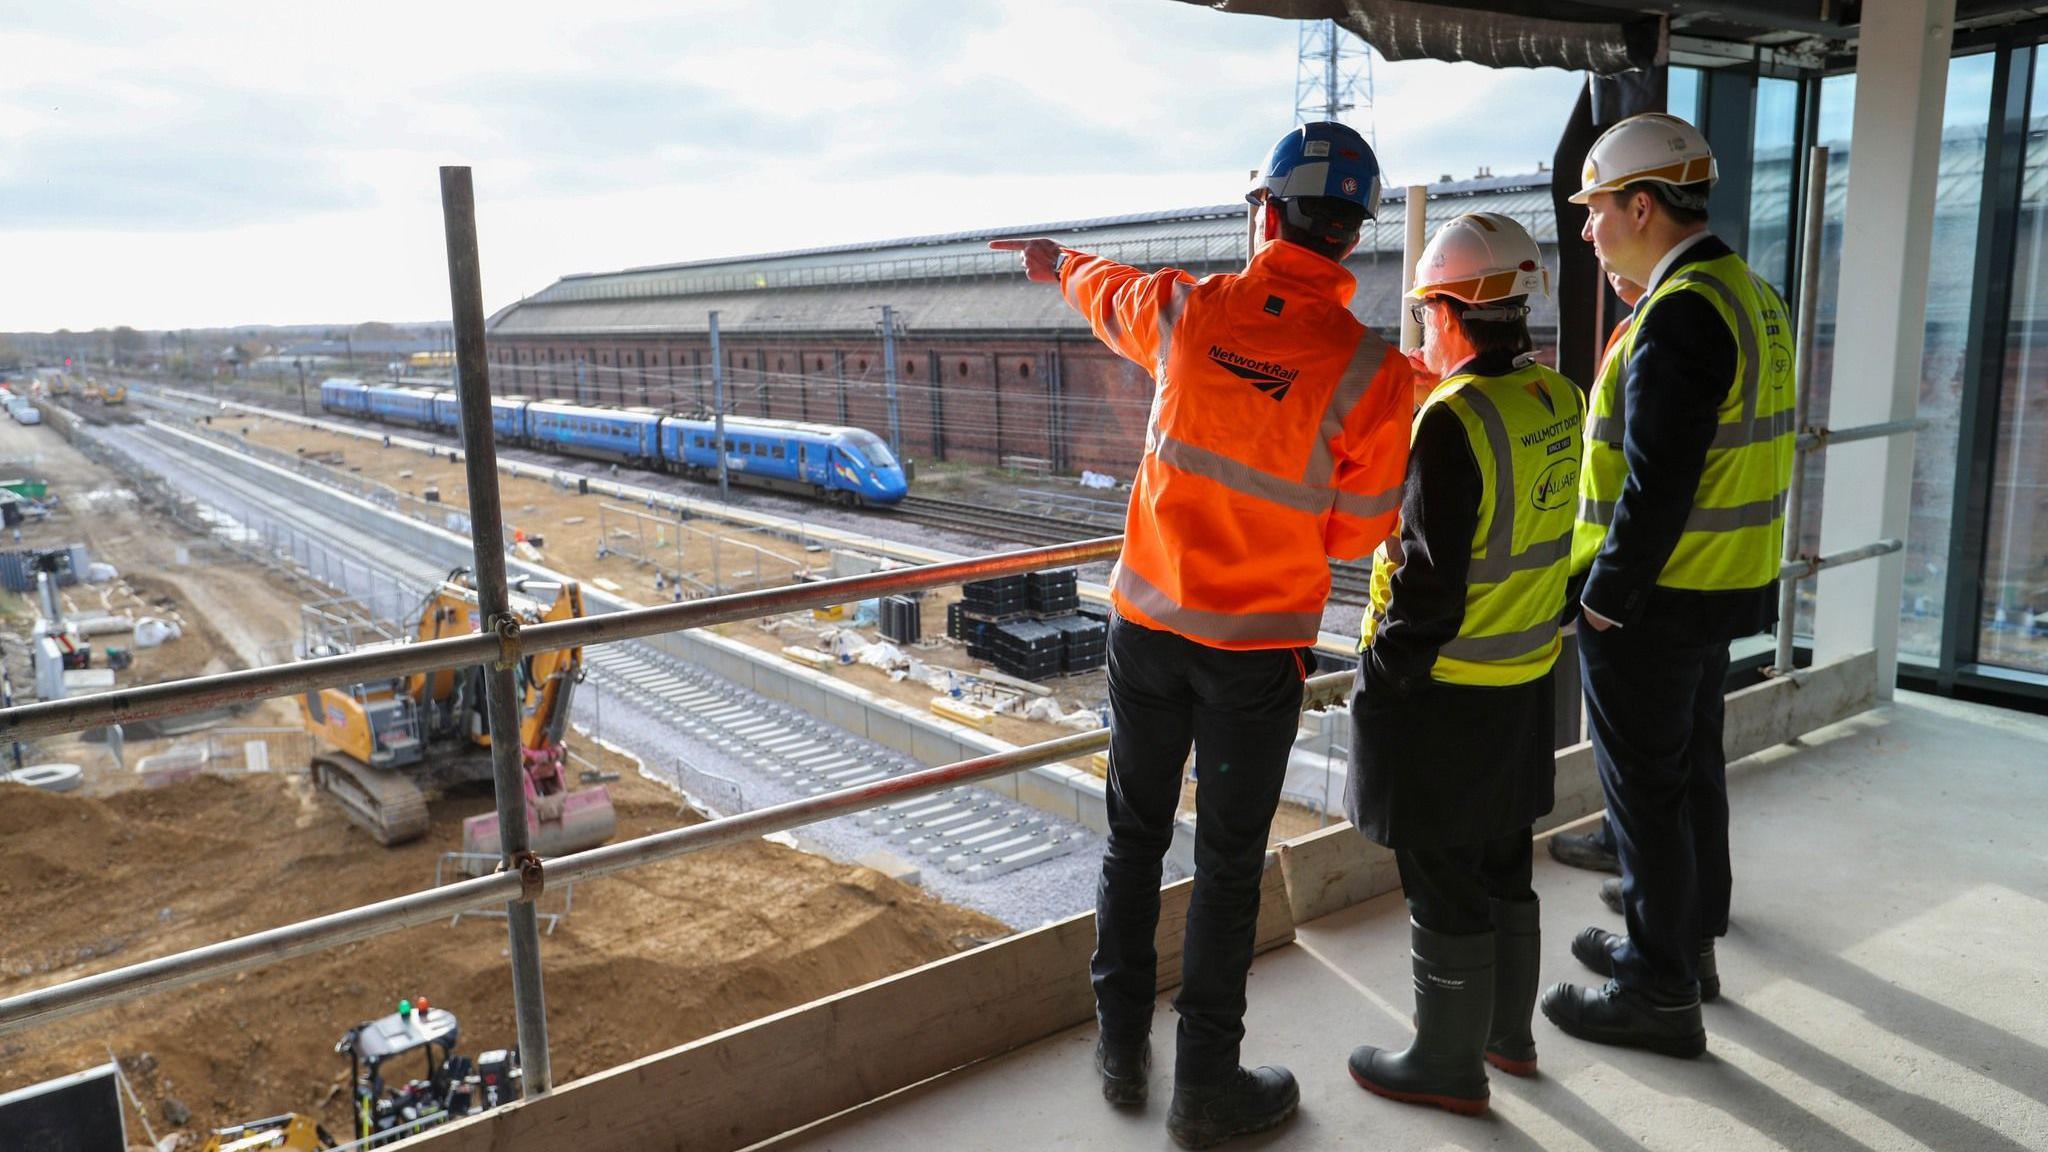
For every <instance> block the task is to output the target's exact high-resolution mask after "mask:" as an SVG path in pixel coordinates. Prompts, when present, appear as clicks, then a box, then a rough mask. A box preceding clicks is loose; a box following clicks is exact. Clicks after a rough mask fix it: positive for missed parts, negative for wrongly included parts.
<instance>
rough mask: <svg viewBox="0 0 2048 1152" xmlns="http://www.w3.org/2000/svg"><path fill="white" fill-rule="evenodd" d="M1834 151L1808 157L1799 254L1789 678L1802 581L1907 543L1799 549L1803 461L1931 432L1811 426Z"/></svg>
mask: <svg viewBox="0 0 2048 1152" xmlns="http://www.w3.org/2000/svg"><path fill="white" fill-rule="evenodd" d="M1827 186H1828V150H1827V149H1826V148H1824V147H1818V146H1816V147H1815V148H1813V149H1812V150H1811V151H1810V152H1809V153H1808V157H1807V165H1806V205H1805V213H1806V217H1805V223H1804V228H1805V233H1804V235H1805V240H1804V243H1803V245H1802V247H1801V249H1800V254H1799V327H1798V330H1797V333H1796V335H1795V337H1794V339H1795V341H1796V343H1797V347H1798V350H1799V377H1798V379H1799V387H1798V389H1797V390H1796V391H1795V392H1794V394H1793V401H1792V426H1793V427H1794V428H1797V429H1798V430H1799V432H1798V438H1797V439H1796V440H1795V442H1794V448H1793V456H1792V477H1791V484H1790V486H1789V487H1787V488H1786V490H1785V562H1784V563H1783V564H1782V565H1780V566H1779V568H1778V637H1777V650H1776V652H1775V653H1773V655H1772V662H1771V669H1770V670H1771V672H1772V673H1773V674H1774V675H1786V674H1789V673H1790V672H1791V671H1792V670H1793V661H1794V660H1795V658H1796V657H1795V656H1794V653H1793V632H1794V631H1795V627H1794V626H1795V624H1796V623H1797V618H1798V614H1799V582H1800V581H1801V580H1804V579H1806V578H1807V577H1809V576H1812V575H1814V574H1815V573H1817V572H1819V571H1820V570H1821V569H1823V568H1834V567H1839V566H1840V565H1843V564H1853V563H1855V562H1856V561H1858V560H1870V559H1874V558H1876V557H1878V556H1884V555H1888V554H1890V553H1893V552H1898V551H1902V550H1903V549H1904V548H1905V546H1906V542H1905V541H1903V540H1898V539H1887V540H1879V541H1877V542H1875V543H1871V544H1865V545H1862V546H1861V547H1857V548H1850V549H1846V550H1844V551H1841V552H1837V553H1835V554H1834V555H1832V556H1819V555H1808V554H1807V553H1804V552H1801V551H1800V550H1799V537H1800V531H1801V529H1803V528H1804V527H1805V520H1806V509H1805V507H1804V505H1805V500H1806V467H1805V463H1804V461H1803V460H1802V459H1801V457H1803V456H1804V455H1806V454H1808V453H1812V452H1823V451H1826V450H1827V448H1828V447H1829V446H1830V445H1834V444H1848V443H1851V442H1854V441H1857V440H1875V439H1878V438H1880V437H1885V436H1904V435H1908V434H1910V433H1913V432H1916V431H1918V430H1920V429H1921V428H1924V427H1926V425H1927V421H1925V420H1917V419H1916V420H1890V421H1886V422H1884V423H1881V424H1865V425H1862V426H1861V427H1856V428H1839V429H1837V428H1815V427H1810V426H1809V425H1808V424H1807V419H1808V413H1809V412H1810V410H1811V408H1812V403H1813V395H1812V393H1813V388H1812V383H1813V371H1814V359H1815V356H1816V354H1817V353H1818V351H1819V348H1818V346H1817V345H1818V338H1817V328H1816V318H1817V317H1818V316H1819V312H1820V238H1821V223H1822V221H1821V213H1822V209H1823V207H1824V203H1825V201H1826V198H1827Z"/></svg>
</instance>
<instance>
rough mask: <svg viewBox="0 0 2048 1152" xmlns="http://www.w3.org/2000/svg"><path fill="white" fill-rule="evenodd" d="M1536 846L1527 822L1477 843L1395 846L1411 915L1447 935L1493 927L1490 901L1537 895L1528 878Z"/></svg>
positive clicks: (1533, 897)
mask: <svg viewBox="0 0 2048 1152" xmlns="http://www.w3.org/2000/svg"><path fill="white" fill-rule="evenodd" d="M1532 852H1533V848H1532V840H1531V837H1530V830H1529V829H1527V828H1523V829H1521V830H1520V831H1517V832H1510V833H1508V834H1507V835H1506V836H1499V837H1496V838H1494V839H1492V840H1486V841H1482V842H1480V843H1477V844H1459V845H1456V846H1454V847H1450V848H1396V849H1395V850H1394V863H1395V864H1396V865H1397V866H1398V867H1399V868H1400V869H1401V891H1402V893H1403V894H1404V895H1405V896H1407V898H1408V915H1409V916H1411V917H1413V918H1414V920H1415V922H1416V923H1417V924H1420V925H1422V926H1423V927H1424V928H1427V929H1429V930H1430V931H1431V932H1436V933H1440V934H1442V935H1445V936H1472V935H1477V934H1478V933H1481V932H1491V931H1493V909H1492V906H1491V904H1490V903H1489V901H1493V900H1502V901H1506V902H1508V903H1511V904H1513V903H1522V902H1525V901H1529V900H1534V899H1535V898H1536V890H1535V889H1534V888H1532V887H1530V884H1529V880H1530V872H1531V864H1530V857H1531V854H1532Z"/></svg>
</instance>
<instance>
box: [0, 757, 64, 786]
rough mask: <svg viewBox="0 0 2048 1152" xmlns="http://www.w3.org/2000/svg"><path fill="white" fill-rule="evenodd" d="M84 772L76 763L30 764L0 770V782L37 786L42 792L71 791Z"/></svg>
mask: <svg viewBox="0 0 2048 1152" xmlns="http://www.w3.org/2000/svg"><path fill="white" fill-rule="evenodd" d="M83 779H84V774H83V773H82V772H81V771H80V769H79V767H78V765H76V764H31V765H29V766H28V767H26V768H16V769H14V770H13V771H11V772H0V782H5V783H9V784H20V785H23V786H25V787H29V788H39V789H41V790H42V791H44V792H71V791H75V790H76V789H77V788H78V785H79V782H80V781H81V780H83Z"/></svg>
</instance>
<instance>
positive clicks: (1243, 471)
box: [1156, 436, 1335, 515]
mask: <svg viewBox="0 0 2048 1152" xmlns="http://www.w3.org/2000/svg"><path fill="white" fill-rule="evenodd" d="M1156 455H1157V456H1158V457H1159V461H1160V463H1162V464H1171V465H1173V466H1174V467H1175V468H1178V469H1180V470H1181V471H1183V472H1187V473H1191V474H1193V475H1196V476H1202V477H1206V478H1207V479H1210V480H1214V481H1215V482H1217V483H1218V484H1221V485H1223V486H1224V487H1225V488H1228V489H1230V490H1231V491H1232V492H1239V493H1242V494H1244V495H1246V496H1255V497H1257V498H1259V499H1261V500H1270V501H1272V502H1273V503H1275V504H1282V505H1285V506H1286V507H1289V508H1294V509H1298V510H1300V511H1303V512H1312V513H1315V514H1317V515H1320V514H1322V513H1323V512H1324V511H1326V510H1328V509H1329V507H1330V504H1331V502H1332V500H1333V498H1334V497H1335V493H1334V492H1332V491H1331V490H1330V489H1328V488H1312V487H1310V486H1309V485H1307V484H1303V483H1300V482H1299V481H1295V480H1288V479H1286V478H1284V477H1280V476H1275V475H1273V474H1272V473H1271V472H1261V471H1260V470H1258V469H1257V468H1254V467H1252V466H1251V465H1249V464H1246V463H1245V462H1244V461H1242V460H1232V459H1231V458H1230V457H1228V456H1225V455H1223V454H1222V453H1220V452H1211V451H1209V450H1208V449H1207V448H1199V447H1196V446H1195V445H1193V444H1190V443H1188V442H1187V441H1185V440H1175V439H1174V438H1173V437H1171V436H1162V437H1160V438H1159V449H1158V452H1157V453H1156Z"/></svg>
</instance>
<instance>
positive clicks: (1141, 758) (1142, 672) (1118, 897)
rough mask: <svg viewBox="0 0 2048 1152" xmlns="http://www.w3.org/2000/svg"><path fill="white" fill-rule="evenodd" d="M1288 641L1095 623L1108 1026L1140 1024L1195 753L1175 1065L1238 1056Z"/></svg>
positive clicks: (1303, 663) (1274, 782)
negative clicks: (1104, 640)
mask: <svg viewBox="0 0 2048 1152" xmlns="http://www.w3.org/2000/svg"><path fill="white" fill-rule="evenodd" d="M1310 655H1312V654H1310V653H1307V652H1305V650H1303V649H1296V648H1281V649H1268V650H1262V651H1253V652H1231V651H1224V650H1222V649H1217V648H1210V647H1207V646H1205V645H1201V644H1197V643H1194V642H1193V641H1191V640H1187V639H1184V638H1182V637H1180V636H1176V635H1174V634H1173V633H1170V632H1160V631H1156V630H1153V629H1149V628H1144V627H1141V626H1139V625H1137V624H1133V623H1131V622H1130V621H1128V620H1125V619H1122V618H1121V617H1115V618H1112V619H1111V620H1110V624H1109V706H1110V732H1109V787H1108V800H1109V847H1108V849H1107V851H1105V852H1104V853H1103V857H1102V880H1101V883H1100V884H1099V885H1098V886H1097V889H1096V903H1095V940H1096V944H1095V957H1094V960H1093V961H1092V962H1091V963H1090V965H1089V973H1090V975H1091V977H1092V978H1093V981H1094V985H1095V1008H1096V1016H1097V1019H1098V1021H1099V1022H1100V1024H1101V1026H1102V1033H1103V1035H1104V1036H1105V1037H1109V1038H1111V1039H1113V1040H1114V1039H1135V1038H1137V1037H1140V1036H1143V1035H1144V1034H1145V1033H1146V1032H1147V1031H1148V1030H1149V1029H1150V1028H1151V1025H1152V1001H1153V997H1154V996H1155V995H1156V989H1155V984H1154V976H1155V973H1156V970H1157V968H1158V966H1159V956H1158V952H1157V950H1156V948H1155V947H1154V944H1153V935H1154V933H1155V931H1156V930H1157V927H1158V923H1159V879H1160V862H1161V861H1162V860H1163V859H1164V858H1165V856H1166V850H1167V847H1168V846H1169V845H1171V844H1172V842H1173V814H1174V810H1175V809H1176V808H1177V807H1178V806H1179V803H1180V793H1181V777H1182V768H1183V766H1184V765H1185V764H1186V763H1187V757H1188V749H1189V747H1190V745H1192V746H1193V748H1194V751H1195V779H1196V784H1195V809H1196V811H1195V883H1194V894H1193V896H1192V898H1191V899H1190V900H1189V903H1188V917H1187V929H1186V935H1185V938H1184V942H1183V944H1182V954H1181V983H1180V992H1179V994H1178V995H1176V996H1175V997H1174V1001H1173V1006H1174V1009H1175V1011H1177V1012H1178V1013H1179V1014H1180V1027H1179V1033H1178V1046H1177V1054H1176V1060H1175V1066H1174V1079H1175V1081H1176V1082H1177V1083H1182V1084H1216V1083H1219V1082H1221V1081H1222V1080H1223V1079H1224V1078H1225V1077H1226V1076H1228V1075H1229V1074H1230V1073H1231V1071H1233V1070H1234V1069H1235V1068H1236V1067H1237V1064H1238V1044H1239V1042H1240V1041H1241V1040H1242V1039H1243V1038H1244V1005H1245V997H1244V985H1245V976H1246V974H1247V973H1248V972H1250V970H1251V963H1252V942H1253V935H1254V929H1255V928H1256V926H1257V923H1258V917H1259V876H1260V873H1261V871H1262V870H1263V868H1264V866H1265V856H1266V838H1267V834H1268V832H1269V830H1270V829H1271V827H1272V823H1273V809H1274V807H1275V806H1276V805H1278V804H1279V802H1280V784H1281V781H1282V779H1283V777H1284V776H1285V774H1286V769H1287V755H1288V751H1289V749H1290V748H1292V747H1293V744H1294V733H1295V729H1296V728H1297V726H1298V725H1299V723H1300V716H1301V686H1302V681H1303V680H1304V679H1305V678H1306V676H1307V668H1308V666H1309V665H1308V664H1307V659H1308V657H1309V656H1310Z"/></svg>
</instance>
